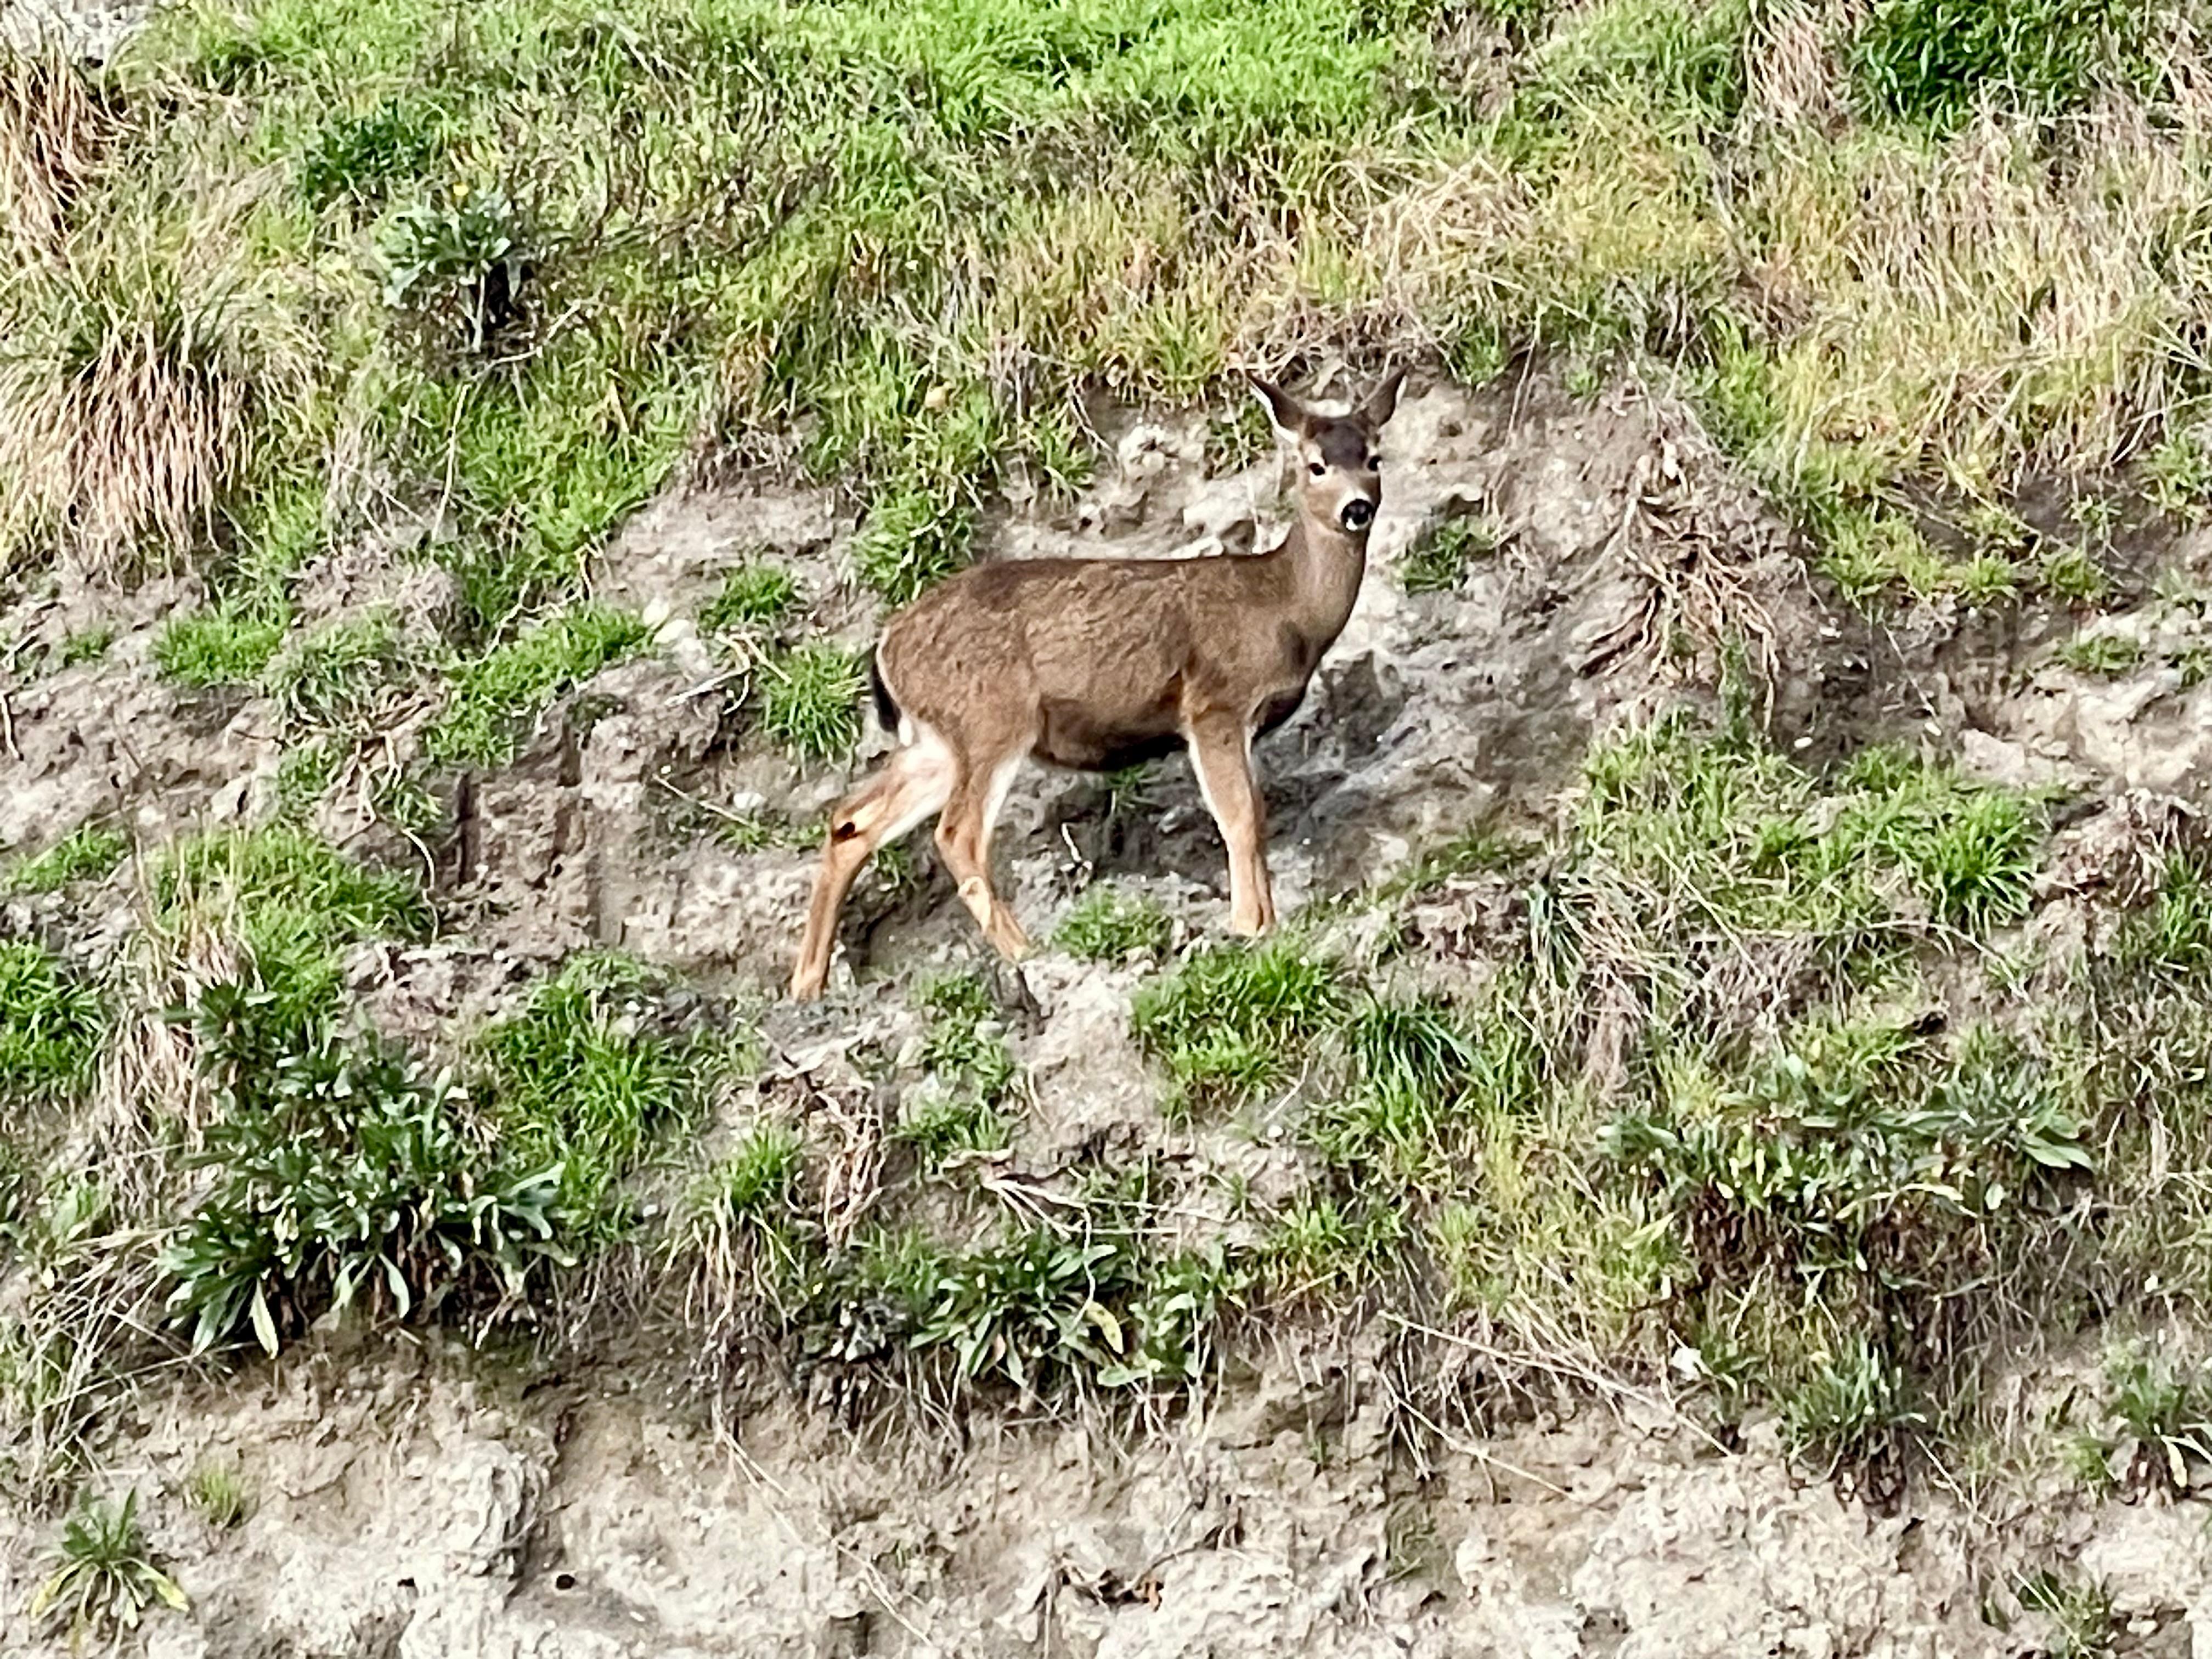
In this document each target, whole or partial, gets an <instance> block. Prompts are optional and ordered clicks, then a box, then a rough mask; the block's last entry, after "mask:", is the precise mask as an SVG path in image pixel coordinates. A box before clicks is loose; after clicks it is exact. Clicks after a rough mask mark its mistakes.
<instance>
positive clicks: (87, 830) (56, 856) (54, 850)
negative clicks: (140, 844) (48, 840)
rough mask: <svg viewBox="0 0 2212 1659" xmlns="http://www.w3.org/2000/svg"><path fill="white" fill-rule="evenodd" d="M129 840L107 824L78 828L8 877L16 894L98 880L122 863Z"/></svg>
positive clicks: (20, 865) (87, 824) (18, 866)
mask: <svg viewBox="0 0 2212 1659" xmlns="http://www.w3.org/2000/svg"><path fill="white" fill-rule="evenodd" d="M130 850H131V841H130V838H129V837H128V836H125V834H124V833H123V832H122V831H121V830H120V829H113V828H111V827H110V826H108V825H106V824H100V823H86V824H81V825H79V826H78V827H77V828H76V829H74V830H72V831H70V833H69V834H68V835H67V836H64V837H63V838H62V839H61V840H59V841H58V842H55V843H54V844H53V845H52V847H49V848H46V851H45V852H43V853H41V854H39V855H38V857H36V858H34V859H26V860H24V861H23V862H22V863H21V864H19V865H17V866H15V872H14V873H13V874H11V875H10V876H9V878H8V890H9V891H10V892H15V893H55V892H59V891H60V890H62V889H63V888H64V887H67V886H69V885H70V884H72V883H75V882H80V881H91V880H96V879H98V878H100V877H101V876H104V875H106V873H107V872H109V871H111V870H112V869H113V868H115V866H117V865H118V864H120V863H122V862H123V858H124V854H126V853H128V852H129V851H130Z"/></svg>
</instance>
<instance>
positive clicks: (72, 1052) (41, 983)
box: [0, 939, 107, 1106]
mask: <svg viewBox="0 0 2212 1659" xmlns="http://www.w3.org/2000/svg"><path fill="white" fill-rule="evenodd" d="M106 1024H107V1020H106V1011H105V1009H104V1008H103V1007H102V1006H101V1003H100V993H99V992H98V991H97V990H96V989H95V988H94V987H92V986H90V985H88V984H87V983H85V982H84V981H82V980H79V979H77V978H76V977H74V976H72V975H70V974H69V973H67V972H66V971H65V970H64V969H63V967H62V965H61V963H58V962H57V961H56V960H55V959H54V957H53V956H52V953H51V952H49V951H46V950H45V949H43V948H42V947H40V945H34V944H32V943H31V942H30V941H29V940H27V939H10V940H7V941H4V942H0V1098H4V1099H5V1100H7V1101H8V1102H9V1103H11V1104H13V1105H16V1106H23V1105H29V1104H35V1103H41V1102H47V1101H57V1100H65V1099H68V1098H70V1097H72V1096H74V1095H76V1094H77V1093H78V1092H80V1091H82V1089H83V1088H84V1087H85V1085H87V1084H88V1083H89V1082H90V1081H91V1079H92V1069H93V1064H94V1059H95V1058H96V1056H97V1054H98V1052H99V1048H100V1037H101V1035H102V1034H103V1033H104V1032H105V1030H106Z"/></svg>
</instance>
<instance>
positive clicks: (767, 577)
mask: <svg viewBox="0 0 2212 1659" xmlns="http://www.w3.org/2000/svg"><path fill="white" fill-rule="evenodd" d="M798 605H799V582H798V580H797V579H796V578H795V577H793V575H792V574H791V572H789V571H788V570H786V569H785V568H783V567H782V566H781V565H777V564H769V563H768V562H766V561H764V560H760V559H753V560H748V561H747V562H745V563H744V564H741V565H739V566H738V568H736V569H734V570H732V571H731V572H730V573H729V574H727V575H726V576H724V577H723V578H722V586H721V589H720V592H717V593H716V594H715V595H714V598H713V599H710V600H708V603H707V607H706V609H705V610H703V611H701V612H700V613H699V626H700V627H701V629H703V630H705V631H706V632H708V633H709V634H724V633H728V632H731V631H732V630H734V629H748V628H774V627H775V626H777V625H778V624H779V623H783V622H785V621H787V619H788V618H789V617H790V616H791V613H792V612H793V611H794V610H795V609H796V608H797V607H798Z"/></svg>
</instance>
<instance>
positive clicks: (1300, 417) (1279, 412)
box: [1244, 368, 1307, 438]
mask: <svg viewBox="0 0 2212 1659" xmlns="http://www.w3.org/2000/svg"><path fill="white" fill-rule="evenodd" d="M1244 378H1245V379H1246V380H1249V381H1251V383H1252V392H1253V395H1254V396H1255V397H1257V398H1259V400H1260V402H1261V406H1262V407H1264V408H1265V409H1266V410H1267V418H1268V419H1269V420H1270V421H1272V422H1274V426H1275V430H1276V431H1278V432H1279V433H1281V434H1282V435H1284V436H1285V437H1286V438H1297V437H1300V436H1302V435H1304V432H1305V429H1306V426H1307V418H1306V410H1305V405H1304V404H1301V403H1300V402H1299V401H1298V400H1297V398H1293V397H1292V396H1291V394H1290V393H1289V392H1285V391H1284V390H1283V389H1282V387H1280V386H1270V385H1269V384H1268V383H1267V381H1265V380H1261V378H1260V377H1259V376H1258V375H1256V374H1253V373H1252V371H1251V370H1250V369H1249V368H1248V369H1246V370H1245V371H1244Z"/></svg>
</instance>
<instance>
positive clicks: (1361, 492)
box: [791, 374, 1403, 999]
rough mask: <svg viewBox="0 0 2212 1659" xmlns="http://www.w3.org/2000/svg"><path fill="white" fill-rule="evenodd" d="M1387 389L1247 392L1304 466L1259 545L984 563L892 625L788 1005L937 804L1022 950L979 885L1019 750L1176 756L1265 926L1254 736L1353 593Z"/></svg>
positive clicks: (1246, 908) (1103, 767)
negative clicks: (876, 720) (856, 773)
mask: <svg viewBox="0 0 2212 1659" xmlns="http://www.w3.org/2000/svg"><path fill="white" fill-rule="evenodd" d="M1402 378H1403V376H1402V374H1394V375H1392V376H1391V377H1390V378H1389V380H1387V381H1385V382H1384V383H1383V386H1382V387H1381V388H1380V389H1379V390H1377V391H1376V392H1375V393H1374V395H1373V396H1372V397H1370V398H1369V399H1368V400H1367V401H1366V402H1365V403H1364V404H1362V405H1361V406H1360V407H1359V408H1358V409H1357V410H1354V411H1353V412H1352V414H1350V415H1348V416H1341V417H1336V416H1322V415H1316V414H1315V413H1314V412H1312V411H1311V410H1308V409H1306V408H1305V407H1304V405H1302V404H1299V403H1297V400H1295V399H1294V398H1290V397H1288V396H1286V395H1285V393H1283V392H1279V391H1278V390H1276V389H1275V388H1274V387H1273V386H1268V385H1267V384H1266V383H1265V382H1264V381H1261V380H1256V379H1255V380H1254V382H1253V384H1254V386H1255V389H1256V390H1257V391H1258V392H1259V393H1260V395H1261V398H1263V399H1264V400H1265V401H1266V403H1267V406H1268V409H1269V411H1270V414H1271V416H1272V417H1273V420H1274V422H1275V425H1276V428H1277V430H1278V434H1279V436H1280V438H1281V439H1282V440H1283V441H1284V443H1285V447H1286V448H1288V449H1289V450H1290V452H1291V454H1292V455H1293V456H1294V458H1295V459H1296V461H1297V465H1298V469H1299V471H1298V482H1299V489H1298V517H1297V522H1296V524H1294V525H1293V526H1291V533H1290V535H1289V537H1288V538H1287V539H1286V540H1285V542H1284V543H1283V544H1282V546H1280V547H1279V548H1278V549H1276V550H1274V551H1273V552H1272V553H1267V554H1262V555H1261V556H1257V557H1217V558H1205V559H1176V560H1158V561H1136V560H1125V559H1034V560H1021V561H1017V562H1006V563H999V564H987V565H979V566H976V567H975V568H972V569H969V570H966V571H963V572H962V573H961V574H958V575H957V576H953V577H951V578H949V579H948V580H945V581H944V582H942V583H940V584H939V586H936V587H935V588H933V589H932V590H931V591H930V592H927V593H926V594H924V595H923V596H922V597H921V599H917V600H916V601H915V603H914V604H913V605H911V606H909V607H908V609H907V610H906V611H904V612H902V614H901V615H899V616H898V617H895V618H894V619H893V620H892V622H891V623H890V626H889V627H887V628H886V629H884V637H883V642H882V644H881V645H880V646H879V647H878V649H877V653H876V671H877V675H878V706H879V708H881V707H883V706H884V704H885V703H886V702H888V704H889V706H890V707H889V709H888V710H887V711H886V712H893V711H895V712H896V715H897V726H898V736H899V738H900V741H901V744H902V747H901V748H900V749H899V750H897V752H896V753H895V754H894V755H893V756H892V757H891V758H890V762H889V763H887V764H886V765H885V767H884V769H883V770H882V771H880V772H878V774H877V775H875V776H874V777H873V778H872V779H871V780H870V781H868V782H867V783H866V784H865V785H863V786H862V787H861V788H860V790H859V791H858V792H857V793H854V795H853V796H851V797H850V798H849V799H847V800H845V801H843V802H842V803H840V805H838V807H837V810H836V812H834V813H833V814H832V815H831V817H830V821H829V822H830V831H829V844H828V845H827V847H826V848H824V849H823V863H822V869H821V872H820V874H819V875H818V876H817V878H816V881H815V886H814V899H813V903H812V906H811V909H810V911H809V914H808V916H807V922H806V933H805V938H804V939H803V940H802V941H801V943H800V946H799V960H798V963H797V965H796V967H795V969H794V970H793V975H792V983H791V991H792V994H793V996H794V997H797V998H800V999H805V998H810V997H813V996H816V995H818V994H820V992H821V990H822V987H823V981H824V980H825V979H826V977H827V975H828V974H829V957H830V952H831V950H832V947H833V945H834V943H835V938H836V924H837V912H838V910H839V909H840V908H842V904H843V902H844V898H845V895H846V893H847V892H848V890H850V888H851V886H852V884H853V880H854V878H855V877H856V876H858V875H859V873H860V868H861V866H863V865H865V864H866V862H867V860H868V858H869V857H870V855H871V854H873V853H874V851H875V849H876V848H878V846H880V845H882V843H883V842H884V841H886V840H888V839H890V838H891V837H893V836H899V835H902V834H904V833H905V832H906V830H907V829H910V828H911V827H913V826H914V825H915V823H919V822H921V820H922V819H923V818H926V817H928V816H929V815H930V814H931V813H933V812H935V813H938V814H939V821H938V828H937V845H938V850H939V853H940V854H942V855H943V857H944V859H945V865H946V867H947V868H948V869H950V870H951V872H952V875H953V878H954V879H955V880H956V881H957V883H958V884H959V888H960V896H961V898H962V899H963V902H966V903H967V905H968V907H969V910H970V911H971V912H972V913H973V914H974V915H975V920H976V922H977V925H978V926H980V927H981V928H982V929H983V931H984V933H985V934H986V936H987V937H988V938H989V939H990V940H991V942H992V943H993V944H994V945H996V946H997V947H998V948H999V950H1000V951H1001V952H1003V953H1004V954H1006V956H1008V957H1015V956H1018V955H1019V954H1020V953H1021V952H1022V951H1024V950H1025V949H1026V948H1027V945H1028V941H1027V939H1025V938H1024V935H1023V933H1022V930H1021V927H1020V925H1019V924H1018V922H1016V921H1015V920H1014V917H1013V913H1012V910H1011V909H1010V908H1008V907H1007V906H1006V905H1005V904H1004V903H1003V902H1000V900H999V898H998V897H997V896H996V895H995V894H994V892H993V890H992V887H991V878H990V839H991V831H992V829H993V827H994V821H995V819H996V817H997V816H998V811H999V807H1000V805H1001V803H1002V802H1003V800H1004V798H1005V792H1006V788H1007V787H1008V786H1009V785H1010V784H1011V783H1012V778H1013V775H1014V773H1015V771H1016V769H1018V767H1019V765H1020V763H1022V761H1023V760H1024V759H1029V758H1033V759H1036V760H1039V761H1042V762H1044V763H1047V764H1048V765H1053V766H1060V767H1067V768H1072V769H1077V770H1080V771H1111V770H1115V769H1119V768H1121V767H1123V766H1127V765H1129V764H1132V763H1134V762H1136V761H1139V760H1145V759H1149V758H1152V757H1155V756H1158V755H1163V754H1166V753H1169V752H1170V751H1172V750H1175V749H1177V748H1182V747H1188V749H1189V750H1190V751H1191V761H1192V764H1193V766H1194V769H1195V770H1196V771H1197V774H1198V778H1199V783H1200V788H1201V789H1202V790H1203V792H1204V793H1205V795H1206V804H1207V805H1208V806H1209V807H1210V808H1211V809H1212V812H1213V815H1214V818H1215V821H1216V823H1218V825H1219V827H1220V829H1221V834H1222V839H1223V840H1224V841H1225V842H1227V843H1228V847H1229V857H1230V893H1231V899H1230V918H1231V924H1230V925H1231V928H1232V929H1233V930H1234V931H1236V932H1237V933H1260V932H1262V931H1264V930H1265V929H1266V928H1267V927H1268V926H1269V925H1271V924H1272V923H1273V920H1274V899H1273V895H1272V893H1271V892H1270V890H1269V887H1268V882H1267V861H1266V856H1265V851H1264V848H1265V842H1266V836H1267V828H1266V822H1265V808H1264V806H1263V805H1262V803H1261V799H1260V794H1259V790H1258V788H1257V787H1256V785H1255V783H1254V781H1253V778H1252V770H1251V742H1252V738H1254V737H1255V736H1256V735H1257V734H1259V733H1260V732H1266V731H1268V730H1271V729H1272V728H1273V727H1274V726H1279V725H1280V724H1281V723H1282V722H1283V721H1284V720H1287V719H1289V718H1290V716H1291V713H1292V712H1293V711H1294V710H1296V709H1297V706H1298V704H1299V702H1300V701H1301V700H1302V699H1303V698H1304V696H1305V690H1306V685H1307V683H1308V682H1309V681H1310V680H1311V679H1312V678H1313V673H1314V670H1315V669H1316V667H1318V666H1319V665H1320V663H1321V659H1322V654H1323V653H1325V652H1327V651H1328V648H1329V647H1330V646H1332V645H1334V643H1335V642H1336V638H1337V635H1339V634H1340V633H1342V632H1343V630H1344V624H1345V623H1346V619H1347V618H1349V617H1350V616H1351V614H1352V605H1353V603H1354V602H1355V601H1356V600H1357V599H1358V597H1359V584H1360V580H1361V578H1362V577H1363V576H1364V574H1365V572H1366V568H1367V535H1368V532H1369V530H1370V528H1371V527H1372V523H1373V510H1374V508H1375V507H1376V506H1378V505H1379V504H1380V502H1381V500H1382V482H1381V479H1380V477H1379V476H1378V473H1377V471H1376V463H1375V460H1374V455H1375V441H1376V435H1377V434H1378V433H1379V432H1380V430H1381V428H1382V427H1383V423H1384V422H1387V421H1388V420H1389V418H1390V416H1391V413H1392V412H1393V410H1395V408H1396V406H1397V397H1398V388H1399V385H1400V383H1401V380H1402ZM1362 508H1364V516H1363V514H1362V512H1361V509H1362Z"/></svg>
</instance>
